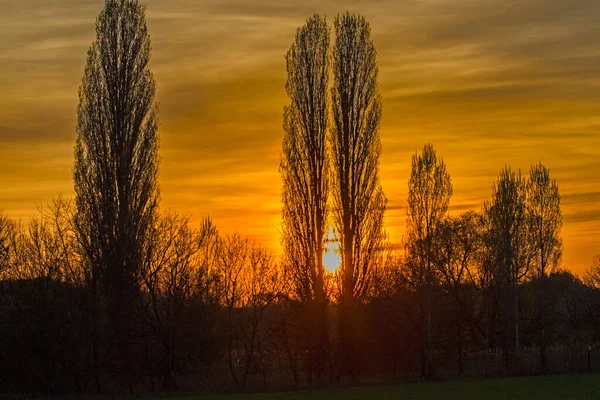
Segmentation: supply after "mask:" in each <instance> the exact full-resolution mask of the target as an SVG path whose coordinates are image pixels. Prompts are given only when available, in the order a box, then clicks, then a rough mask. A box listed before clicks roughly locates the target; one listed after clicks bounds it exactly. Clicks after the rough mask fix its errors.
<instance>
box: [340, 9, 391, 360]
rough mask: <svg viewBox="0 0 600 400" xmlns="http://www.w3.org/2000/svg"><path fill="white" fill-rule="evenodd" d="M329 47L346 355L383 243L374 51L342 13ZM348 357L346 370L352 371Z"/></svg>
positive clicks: (367, 31)
mask: <svg viewBox="0 0 600 400" xmlns="http://www.w3.org/2000/svg"><path fill="white" fill-rule="evenodd" d="M334 25H335V33H336V39H335V44H334V46H333V65H332V67H333V77H334V80H333V88H332V90H331V94H332V108H333V122H334V123H333V128H332V153H333V154H332V155H333V171H332V172H333V173H332V175H333V200H334V212H333V219H334V228H335V231H336V234H337V237H338V239H339V242H340V250H341V256H342V271H341V282H342V284H341V297H342V316H341V318H342V328H341V333H342V335H343V337H342V342H343V343H345V344H343V346H344V347H345V348H346V350H345V351H343V352H344V353H345V354H346V356H349V355H350V354H351V352H352V350H351V347H352V344H351V335H352V331H353V327H352V326H351V324H350V321H349V319H350V318H351V315H352V308H353V307H354V305H355V303H356V302H357V301H360V300H361V299H363V298H364V296H365V295H366V293H368V285H369V275H370V273H371V268H372V264H373V262H372V261H373V258H374V256H375V254H376V252H377V251H378V250H379V249H380V248H381V243H382V240H383V238H384V232H383V228H382V225H383V215H384V211H385V205H386V198H385V195H384V194H383V191H382V189H381V184H380V182H379V156H380V154H381V141H380V138H379V121H380V119H381V96H380V94H379V89H378V83H377V75H378V68H377V60H376V55H377V53H376V51H375V46H374V45H373V41H372V39H371V28H370V26H369V24H368V22H367V21H366V20H365V18H364V17H362V16H360V15H351V14H349V13H346V14H344V15H341V16H340V15H338V16H337V17H336V19H335V23H334ZM354 362H355V360H354V359H353V358H352V357H351V358H350V359H349V360H348V362H346V363H345V367H346V368H350V369H351V370H355V369H356V365H354Z"/></svg>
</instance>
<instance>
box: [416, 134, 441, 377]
mask: <svg viewBox="0 0 600 400" xmlns="http://www.w3.org/2000/svg"><path fill="white" fill-rule="evenodd" d="M451 196H452V182H451V180H450V174H449V173H448V171H446V164H444V160H443V159H442V158H438V157H437V156H436V152H435V149H434V148H433V146H432V145H431V144H426V145H425V146H424V147H423V151H422V152H421V154H418V153H417V154H415V155H414V156H413V158H412V170H411V174H410V178H409V181H408V207H407V209H406V236H407V238H406V242H405V253H406V265H407V267H408V273H409V277H410V281H411V283H412V285H413V287H414V289H415V291H416V293H417V295H418V297H419V302H420V313H421V326H422V328H423V332H422V338H423V340H424V343H423V344H422V349H423V353H422V371H421V373H422V375H427V376H430V375H431V374H432V373H433V370H432V368H433V365H432V364H433V361H432V341H433V339H432V316H431V314H432V309H431V308H432V302H433V298H432V297H433V293H432V292H433V287H434V286H435V285H436V284H437V283H438V282H439V279H440V277H439V270H438V253H437V252H438V250H439V248H440V245H441V242H440V239H441V233H442V232H441V227H442V222H443V221H444V218H445V217H446V213H447V212H448V204H449V202H450V197H451Z"/></svg>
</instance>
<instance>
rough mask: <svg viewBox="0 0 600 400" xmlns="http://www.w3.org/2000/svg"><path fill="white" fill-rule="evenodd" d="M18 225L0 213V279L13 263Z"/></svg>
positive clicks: (5, 274) (6, 273) (7, 272)
mask: <svg viewBox="0 0 600 400" xmlns="http://www.w3.org/2000/svg"><path fill="white" fill-rule="evenodd" d="M19 230H20V227H19V225H18V224H17V223H16V222H15V221H14V220H12V219H11V218H10V217H8V216H7V215H4V214H0V280H2V279H3V278H4V277H5V276H7V275H8V274H9V273H10V270H11V267H12V266H14V264H15V257H16V255H15V253H16V251H15V250H16V238H17V236H18V232H19Z"/></svg>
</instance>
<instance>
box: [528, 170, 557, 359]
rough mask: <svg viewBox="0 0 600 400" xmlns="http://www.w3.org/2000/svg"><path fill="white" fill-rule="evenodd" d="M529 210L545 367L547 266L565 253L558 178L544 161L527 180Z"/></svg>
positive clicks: (553, 263) (541, 349)
mask: <svg viewBox="0 0 600 400" xmlns="http://www.w3.org/2000/svg"><path fill="white" fill-rule="evenodd" d="M527 212H528V214H529V221H530V224H531V226H530V233H531V245H532V247H533V252H534V253H535V255H534V256H533V258H532V268H533V269H534V270H535V271H536V273H537V275H538V277H539V280H540V281H539V289H538V296H537V301H538V313H539V318H540V328H541V329H540V330H541V339H540V342H539V346H540V361H541V365H542V370H545V369H546V366H547V363H548V362H547V356H546V347H547V345H548V343H547V339H548V338H547V333H546V330H547V327H546V308H547V304H546V303H547V301H546V299H545V295H544V294H545V292H546V291H547V288H546V285H547V275H548V274H549V273H550V272H552V271H548V268H553V267H555V266H557V265H558V263H559V262H560V258H561V255H562V239H561V237H560V230H561V227H562V214H561V212H560V194H559V193H558V185H557V184H556V180H554V179H550V171H549V170H548V168H546V167H544V166H543V165H542V163H539V164H537V165H533V166H532V167H531V170H530V171H529V180H528V181H527Z"/></svg>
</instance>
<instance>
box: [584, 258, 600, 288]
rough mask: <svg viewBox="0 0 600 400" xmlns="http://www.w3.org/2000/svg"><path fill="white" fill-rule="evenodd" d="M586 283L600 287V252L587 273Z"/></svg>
mask: <svg viewBox="0 0 600 400" xmlns="http://www.w3.org/2000/svg"><path fill="white" fill-rule="evenodd" d="M585 283H586V284H587V285H588V286H590V287H593V288H595V289H600V254H598V255H596V256H594V258H593V259H592V264H591V265H590V267H589V268H588V269H587V271H586V273H585Z"/></svg>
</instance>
